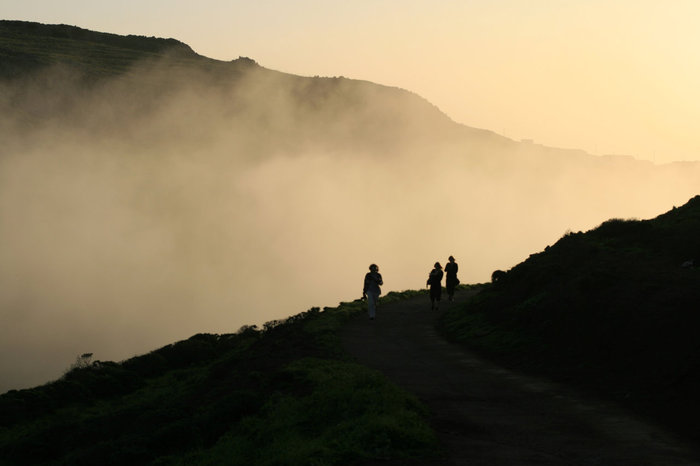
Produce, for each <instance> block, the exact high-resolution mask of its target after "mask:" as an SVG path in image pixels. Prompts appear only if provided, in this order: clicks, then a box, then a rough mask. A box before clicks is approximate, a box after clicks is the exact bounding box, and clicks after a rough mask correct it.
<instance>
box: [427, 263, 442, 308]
mask: <svg viewBox="0 0 700 466" xmlns="http://www.w3.org/2000/svg"><path fill="white" fill-rule="evenodd" d="M426 284H427V285H428V286H429V287H430V309H431V310H434V311H436V310H437V309H438V306H439V305H440V295H441V294H442V266H441V265H440V263H439V262H436V263H435V265H434V266H433V270H431V271H430V274H428V281H427V283H426Z"/></svg>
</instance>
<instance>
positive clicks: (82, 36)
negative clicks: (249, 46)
mask: <svg viewBox="0 0 700 466" xmlns="http://www.w3.org/2000/svg"><path fill="white" fill-rule="evenodd" d="M165 56H167V57H168V58H171V59H176V60H178V61H180V62H192V63H202V62H210V63H211V62H215V60H211V59H208V58H205V57H202V56H201V55H197V54H196V53H195V52H194V51H193V50H192V49H191V48H190V47H189V46H188V45H187V44H184V43H182V42H180V41H178V40H175V39H162V38H157V37H145V36H135V35H128V36H121V35H118V34H109V33H103V32H95V31H90V30H87V29H82V28H79V27H75V26H67V25H64V24H60V25H46V24H39V23H32V22H26V21H7V20H0V79H8V78H10V79H11V78H21V77H23V76H26V75H27V74H28V73H31V72H34V71H37V70H39V69H42V68H46V67H51V66H55V65H67V66H70V67H73V68H76V69H77V70H79V71H81V72H83V73H85V75H86V76H88V77H91V78H99V77H107V76H114V75H117V74H120V73H123V72H125V71H127V70H128V69H129V67H130V66H132V65H133V64H134V63H136V62H137V61H140V60H144V59H154V58H159V57H165ZM243 61H246V62H249V63H254V62H253V61H252V60H250V59H243ZM221 63H225V62H221Z"/></svg>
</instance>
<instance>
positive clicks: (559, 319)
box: [443, 196, 700, 441]
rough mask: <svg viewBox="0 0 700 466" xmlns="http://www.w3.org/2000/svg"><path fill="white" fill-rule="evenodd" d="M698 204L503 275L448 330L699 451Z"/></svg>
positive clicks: (596, 236) (588, 236) (586, 236)
mask: <svg viewBox="0 0 700 466" xmlns="http://www.w3.org/2000/svg"><path fill="white" fill-rule="evenodd" d="M699 260H700V196H696V197H695V198H693V199H691V200H690V201H689V202H688V203H687V204H686V205H684V206H682V207H679V208H674V209H673V210H672V211H670V212H668V213H666V214H663V215H661V216H659V217H657V218H655V219H652V220H647V221H635V220H619V219H615V220H610V221H607V222H605V223H603V224H602V225H600V226H599V227H598V228H596V229H594V230H592V231H589V232H586V233H581V232H579V233H570V234H567V235H566V236H564V237H563V238H562V239H560V240H559V241H558V242H557V243H556V244H554V245H553V246H551V247H548V248H546V250H545V251H543V252H541V253H539V254H533V255H532V256H530V258H529V259H528V260H526V261H525V262H523V263H521V264H519V265H517V266H515V267H513V268H512V269H511V270H509V271H507V272H502V271H497V272H495V273H494V276H493V283H492V284H490V285H488V286H487V288H485V289H484V291H483V292H481V293H480V294H479V295H477V296H476V297H475V298H474V299H473V300H472V301H471V302H470V303H469V304H468V305H466V306H465V307H463V308H460V309H457V310H453V311H451V312H450V313H448V314H447V315H446V317H445V319H444V322H443V324H444V329H445V331H446V332H447V333H448V334H449V335H450V336H451V338H453V339H454V340H457V341H460V342H463V343H464V344H466V345H468V346H469V347H471V348H474V349H476V350H479V351H480V352H483V353H484V354H487V355H489V356H491V357H492V358H494V359H496V360H498V361H501V362H503V363H506V364H509V365H511V366H513V367H517V368H518V369H521V370H527V371H533V372H535V373H539V374H545V375H548V376H551V377H553V378H555V379H558V380H560V381H565V382H567V383H570V384H575V385H578V386H581V387H585V388H587V389H590V390H592V391H595V392H596V393H598V394H599V395H602V396H604V397H606V398H608V399H614V400H616V401H619V402H622V403H624V404H626V405H627V406H630V407H633V408H634V409H636V410H638V411H639V412H640V413H643V414H646V415H648V416H651V417H653V418H655V419H657V420H660V421H662V422H664V423H666V424H667V425H669V426H671V427H672V428H674V429H675V430H676V431H677V432H681V433H682V434H684V435H686V436H687V437H689V438H691V439H693V440H695V441H698V440H700V429H698V423H697V419H698V417H699V416H700V403H698V393H700V340H698V338H697V332H698V328H700V312H699V310H700V305H699V303H700V267H698V263H699V262H698V261H699Z"/></svg>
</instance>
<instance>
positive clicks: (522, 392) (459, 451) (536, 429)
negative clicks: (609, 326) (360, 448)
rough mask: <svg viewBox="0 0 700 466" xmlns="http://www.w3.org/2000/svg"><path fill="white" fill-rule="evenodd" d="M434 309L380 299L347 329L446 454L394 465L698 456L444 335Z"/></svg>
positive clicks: (349, 343)
mask: <svg viewBox="0 0 700 466" xmlns="http://www.w3.org/2000/svg"><path fill="white" fill-rule="evenodd" d="M467 293H468V292H462V293H461V294H460V295H458V296H457V297H456V298H457V299H456V301H455V304H458V303H459V302H463V301H464V300H465V299H466V298H467ZM446 304H447V303H446V302H443V308H444V307H447V306H445V305H446ZM443 310H444V309H443ZM437 317H438V315H437V313H434V312H431V311H430V303H429V301H428V298H427V296H426V297H420V298H416V299H412V300H408V301H403V302H399V303H394V304H389V305H386V306H380V308H379V309H378V311H377V319H376V320H373V321H370V320H369V319H368V318H367V317H366V316H362V317H361V318H358V319H355V320H353V321H352V322H350V323H349V324H348V325H347V326H346V327H345V328H344V330H343V333H342V339H343V344H344V346H345V348H346V349H347V351H348V352H349V353H350V354H351V355H353V356H354V357H355V358H356V359H357V360H358V361H359V362H361V363H362V364H365V365H367V366H369V367H373V368H375V369H378V370H380V371H381V372H383V373H384V374H386V375H387V376H388V377H389V378H390V379H392V380H393V381H394V382H395V383H396V384H398V385H399V386H402V387H403V388H405V389H406V390H408V391H410V392H412V393H414V394H415V395H417V396H418V397H419V398H420V399H421V400H422V401H423V402H424V403H425V404H426V405H427V406H428V408H429V409H430V410H431V414H432V422H433V425H434V427H435V429H436V431H437V433H438V435H439V438H440V440H441V442H442V444H443V447H444V458H442V459H440V460H436V461H434V462H432V463H426V462H425V461H421V462H414V463H407V462H405V461H401V462H397V463H395V464H397V465H398V464H421V465H428V464H431V465H433V464H434V465H437V464H441V465H467V464H468V465H489V466H495V465H509V466H513V465H605V466H608V465H620V466H622V465H624V466H631V465H634V466H643V465H663V466H671V465H673V466H680V465H700V454H699V453H698V452H697V451H692V450H691V448H690V447H688V446H684V445H682V444H680V443H678V442H677V441H675V440H674V439H673V438H672V437H671V436H669V435H667V434H666V433H664V432H663V431H662V430H660V429H659V428H656V427H654V426H651V425H649V424H646V423H644V422H641V421H639V420H637V419H634V418H632V417H630V416H628V415H626V414H625V413H623V412H622V411H621V410H619V409H617V408H616V407H615V406H612V405H609V404H606V403H601V402H596V401H590V400H583V399H581V398H580V397H577V396H576V395H575V394H574V393H573V392H571V391H569V390H567V389H565V388H564V387H561V386H557V385H555V384H553V383H549V382H546V381H542V380H537V379H534V378H531V377H525V376H521V375H518V374H515V373H512V372H510V371H508V370H506V369H503V368H500V367H498V366H496V365H493V364H491V363H489V362H486V361H484V360H482V359H480V358H479V357H477V356H476V355H474V354H472V353H470V352H468V351H466V350H464V349H462V348H461V347H459V346H456V345H452V344H450V343H448V342H446V341H445V340H443V339H442V338H441V337H440V336H439V335H438V334H437V331H436V330H435V326H434V323H435V320H436V318H437ZM369 464H384V465H388V464H393V463H387V462H377V463H367V465H369Z"/></svg>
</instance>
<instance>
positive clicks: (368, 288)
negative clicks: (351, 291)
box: [362, 264, 384, 320]
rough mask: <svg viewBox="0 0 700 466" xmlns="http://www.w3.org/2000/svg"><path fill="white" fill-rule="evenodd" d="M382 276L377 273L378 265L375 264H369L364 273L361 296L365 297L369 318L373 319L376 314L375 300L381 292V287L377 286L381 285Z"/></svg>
mask: <svg viewBox="0 0 700 466" xmlns="http://www.w3.org/2000/svg"><path fill="white" fill-rule="evenodd" d="M383 284H384V282H383V281H382V276H381V274H380V273H379V267H377V264H372V265H370V266H369V272H368V273H367V274H366V275H365V285H364V287H363V288H362V297H363V298H367V311H368V312H369V318H370V319H371V320H374V317H375V315H376V314H377V301H378V300H379V295H380V294H382V289H381V288H379V286H380V285H383Z"/></svg>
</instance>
